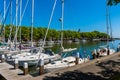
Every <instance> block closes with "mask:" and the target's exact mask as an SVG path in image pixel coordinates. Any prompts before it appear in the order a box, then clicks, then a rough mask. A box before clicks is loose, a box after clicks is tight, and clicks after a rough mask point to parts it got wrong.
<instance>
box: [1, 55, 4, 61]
mask: <svg viewBox="0 0 120 80" xmlns="http://www.w3.org/2000/svg"><path fill="white" fill-rule="evenodd" d="M3 62H5V55H4V54H2V58H1V63H3Z"/></svg>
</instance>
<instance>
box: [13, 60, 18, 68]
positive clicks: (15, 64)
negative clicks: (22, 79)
mask: <svg viewBox="0 0 120 80" xmlns="http://www.w3.org/2000/svg"><path fill="white" fill-rule="evenodd" d="M18 67H19V65H18V59H15V61H14V69H18Z"/></svg>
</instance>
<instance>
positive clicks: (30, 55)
mask: <svg viewBox="0 0 120 80" xmlns="http://www.w3.org/2000/svg"><path fill="white" fill-rule="evenodd" d="M33 18H34V0H32V27H33ZM31 37H32V34H31ZM44 42H45V40H44ZM44 42H43V43H44ZM31 43H33V42H32V39H31ZM31 45H32V48H31V49H30V51H29V52H21V54H12V55H11V56H9V57H8V58H7V61H9V62H11V61H12V62H13V61H14V60H15V59H17V60H18V61H19V66H23V64H24V62H27V63H28V65H29V66H33V65H36V64H37V63H38V61H39V59H41V58H44V62H45V63H48V62H49V61H50V60H56V59H59V58H60V56H59V55H58V54H54V52H52V51H51V50H44V49H43V48H44V47H38V48H33V44H31Z"/></svg>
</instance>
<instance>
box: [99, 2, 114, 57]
mask: <svg viewBox="0 0 120 80" xmlns="http://www.w3.org/2000/svg"><path fill="white" fill-rule="evenodd" d="M107 3H108V0H106V27H107V34H109V23H110V27H111V22H110V19H109V18H110V13H109V11H108V9H109V7H108V5H107ZM111 36H112V35H111ZM113 53H115V50H114V49H112V48H110V46H109V37H108V36H107V45H106V46H100V56H107V55H111V54H113Z"/></svg>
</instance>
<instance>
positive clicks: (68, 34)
mask: <svg viewBox="0 0 120 80" xmlns="http://www.w3.org/2000/svg"><path fill="white" fill-rule="evenodd" d="M5 28H6V31H5V35H6V38H7V39H8V37H9V34H10V25H7V26H6V27H5ZM20 28H21V38H22V41H30V40H31V27H25V26H21V27H20ZM15 30H16V27H14V26H13V29H12V39H13V38H14V35H15ZM46 30H47V28H43V27H34V28H33V41H39V40H40V39H44V37H45V34H46ZM17 36H18V37H17V38H18V40H19V36H20V33H19V31H18V35H17ZM107 36H108V35H107V34H106V33H101V32H98V31H93V32H82V33H80V32H77V31H71V30H64V31H63V39H64V40H66V39H69V40H70V39H71V40H72V39H75V38H77V39H82V38H85V39H89V40H92V39H96V38H106V37H107ZM60 38H61V31H57V30H55V29H50V30H49V31H48V35H47V37H46V39H47V40H58V39H60ZM7 39H6V40H7Z"/></svg>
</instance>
